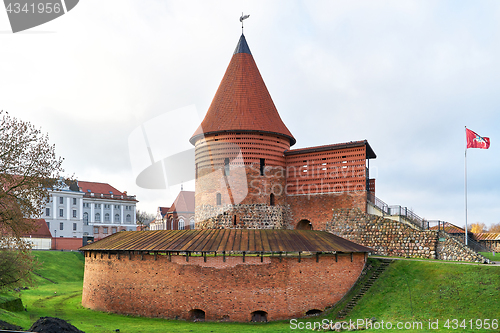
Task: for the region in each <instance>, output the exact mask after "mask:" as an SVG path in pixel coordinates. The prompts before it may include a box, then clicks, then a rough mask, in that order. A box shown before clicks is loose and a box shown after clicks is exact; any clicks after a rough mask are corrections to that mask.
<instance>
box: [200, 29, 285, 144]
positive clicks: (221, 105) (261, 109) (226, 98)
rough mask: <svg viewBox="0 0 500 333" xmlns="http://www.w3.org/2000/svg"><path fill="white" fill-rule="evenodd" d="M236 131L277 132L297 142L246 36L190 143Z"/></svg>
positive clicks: (242, 39)
mask: <svg viewBox="0 0 500 333" xmlns="http://www.w3.org/2000/svg"><path fill="white" fill-rule="evenodd" d="M242 45H243V46H246V47H242ZM245 50H247V51H248V52H246V51H245ZM235 131H241V132H265V133H272V134H278V135H282V136H284V137H286V138H288V139H289V140H290V145H293V144H295V138H294V137H293V135H292V133H290V131H289V130H288V128H287V127H286V126H285V124H284V123H283V121H282V120H281V118H280V115H279V114H278V110H277V109H276V106H275V105H274V102H273V100H272V98H271V95H270V94H269V91H268V90H267V88H266V85H265V83H264V80H263V79H262V77H261V75H260V72H259V69H258V68H257V65H256V64H255V61H254V59H253V56H252V55H251V54H250V49H249V48H248V45H247V44H246V40H245V36H243V35H241V37H240V41H239V43H238V47H237V48H236V53H235V54H233V57H232V59H231V62H230V63H229V66H228V67H227V70H226V73H225V74H224V77H223V78H222V81H221V83H220V85H219V88H218V89H217V92H216V94H215V97H214V99H213V100H212V104H211V105H210V107H209V109H208V112H207V114H206V116H205V119H203V121H202V123H201V125H200V127H198V129H197V130H196V132H195V133H194V134H193V136H192V137H191V139H190V142H191V143H192V144H194V143H195V142H196V140H198V139H199V138H200V137H202V135H203V134H205V135H207V134H214V133H221V132H235Z"/></svg>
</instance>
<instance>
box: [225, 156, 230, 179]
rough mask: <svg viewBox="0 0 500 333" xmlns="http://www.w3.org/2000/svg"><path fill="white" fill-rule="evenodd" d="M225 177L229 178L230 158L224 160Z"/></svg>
mask: <svg viewBox="0 0 500 333" xmlns="http://www.w3.org/2000/svg"><path fill="white" fill-rule="evenodd" d="M224 176H229V158H225V159H224Z"/></svg>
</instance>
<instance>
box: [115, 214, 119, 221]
mask: <svg viewBox="0 0 500 333" xmlns="http://www.w3.org/2000/svg"><path fill="white" fill-rule="evenodd" d="M115 222H118V223H120V215H119V214H115Z"/></svg>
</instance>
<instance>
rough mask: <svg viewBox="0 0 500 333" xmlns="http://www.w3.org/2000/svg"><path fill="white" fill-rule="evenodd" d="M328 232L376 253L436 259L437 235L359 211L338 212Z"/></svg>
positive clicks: (335, 212)
mask: <svg viewBox="0 0 500 333" xmlns="http://www.w3.org/2000/svg"><path fill="white" fill-rule="evenodd" d="M326 230H327V231H330V232H333V233H334V234H336V235H338V236H340V237H344V238H346V239H349V240H351V241H353V242H356V243H358V244H361V245H364V246H367V247H370V248H372V249H374V250H375V253H377V254H381V255H388V256H397V257H410V258H429V259H430V258H432V259H433V258H435V257H436V245H437V244H436V242H437V232H435V231H420V230H417V229H415V228H413V227H411V226H409V225H407V224H404V223H401V222H397V221H393V220H389V219H385V218H383V217H380V216H375V215H369V214H365V213H363V212H362V211H360V210H359V209H335V210H334V211H333V218H332V220H331V221H330V222H328V223H327V226H326Z"/></svg>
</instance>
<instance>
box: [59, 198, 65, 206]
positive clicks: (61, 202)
mask: <svg viewBox="0 0 500 333" xmlns="http://www.w3.org/2000/svg"><path fill="white" fill-rule="evenodd" d="M59 203H60V204H61V205H62V204H63V203H64V198H63V197H60V198H59Z"/></svg>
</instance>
